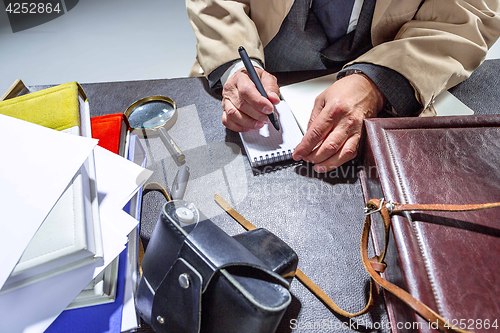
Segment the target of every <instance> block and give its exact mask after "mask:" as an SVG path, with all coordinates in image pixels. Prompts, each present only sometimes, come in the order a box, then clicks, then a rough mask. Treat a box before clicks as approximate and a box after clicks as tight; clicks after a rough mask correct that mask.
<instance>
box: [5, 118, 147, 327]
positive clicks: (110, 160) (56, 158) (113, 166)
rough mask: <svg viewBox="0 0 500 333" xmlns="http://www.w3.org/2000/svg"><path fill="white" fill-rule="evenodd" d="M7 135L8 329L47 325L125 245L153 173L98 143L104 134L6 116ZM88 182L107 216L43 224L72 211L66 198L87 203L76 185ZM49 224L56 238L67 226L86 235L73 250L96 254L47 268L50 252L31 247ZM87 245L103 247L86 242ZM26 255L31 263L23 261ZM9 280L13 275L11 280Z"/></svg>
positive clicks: (49, 231) (100, 213)
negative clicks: (135, 201)
mask: <svg viewBox="0 0 500 333" xmlns="http://www.w3.org/2000/svg"><path fill="white" fill-rule="evenodd" d="M86 125H87V126H88V124H86ZM0 140H2V142H3V143H4V144H3V153H4V157H5V158H6V159H5V161H8V162H9V163H0V205H1V206H2V208H3V209H2V212H3V214H2V217H1V218H0V235H2V236H1V237H3V241H2V242H0V262H1V264H2V269H1V270H0V288H1V291H0V313H2V320H1V321H0V332H31V331H33V332H42V331H44V330H45V329H46V328H47V327H48V326H49V325H50V324H51V322H52V321H53V320H54V319H55V318H56V317H57V316H58V315H59V314H60V313H61V312H62V311H63V310H64V309H65V308H66V307H67V306H68V304H70V303H71V302H72V300H73V299H74V298H75V297H76V296H77V295H78V294H79V293H80V291H81V290H82V289H84V288H85V287H86V286H87V285H88V284H89V282H90V281H91V280H92V279H93V278H94V277H96V276H97V275H98V274H100V273H101V272H102V271H103V270H104V269H105V268H106V266H107V265H108V264H109V263H110V262H112V261H113V260H114V259H115V258H116V257H117V256H118V255H119V254H120V253H121V252H122V250H123V249H124V248H125V244H126V243H127V241H128V238H127V237H128V235H129V234H130V232H131V231H132V230H133V229H134V228H135V227H136V226H137V223H138V221H137V220H135V219H134V218H132V217H131V216H130V215H128V214H127V213H125V212H124V211H123V206H124V205H125V204H126V203H127V202H128V200H129V199H130V198H131V197H132V196H133V195H134V193H135V192H136V191H137V189H138V188H139V187H140V186H141V185H142V184H143V183H144V182H145V181H146V179H147V178H148V177H149V176H150V172H149V171H148V170H145V169H143V168H141V167H140V166H138V165H136V164H134V163H132V162H129V161H128V160H126V159H124V158H122V157H120V156H118V155H115V154H113V153H111V152H108V151H106V150H104V149H102V148H100V147H97V146H96V144H97V141H96V140H93V139H90V138H86V137H81V136H76V135H70V134H67V133H63V132H58V131H54V130H51V129H47V128H44V127H41V126H38V125H34V124H31V123H28V122H24V121H21V120H18V119H14V118H11V117H7V116H2V115H0ZM93 159H95V178H94V179H92V177H91V179H92V181H91V182H90V183H88V182H87V183H86V182H85V181H82V178H85V177H82V176H81V174H82V173H81V171H82V170H84V171H85V170H87V171H88V170H89V168H90V169H91V170H92V169H93V168H94V165H93V163H92V165H91V166H89V165H88V162H89V161H93ZM85 163H87V166H86V167H85ZM82 168H83V169H82ZM79 173H80V176H79ZM84 174H85V172H84ZM75 182H76V184H77V185H76V186H74V187H73V190H72V191H69V192H68V188H69V185H70V184H75ZM87 184H88V185H89V186H91V187H93V188H94V190H95V191H96V193H97V195H96V198H95V199H96V200H95V205H96V207H98V208H97V212H96V213H97V220H99V221H100V223H98V224H94V227H95V228H96V230H94V231H92V232H90V230H74V229H73V228H69V230H60V229H59V227H56V225H57V224H53V225H52V226H50V225H49V226H48V227H47V226H44V225H43V222H44V220H46V218H47V216H49V215H50V214H53V216H54V217H56V218H55V220H56V222H58V221H57V220H58V219H57V216H58V214H61V213H64V211H61V210H60V209H59V210H58V209H54V207H55V205H56V203H57V202H58V201H59V202H61V201H66V202H72V203H73V204H75V205H76V206H75V209H76V210H78V209H82V210H85V209H86V208H85V205H84V204H83V203H78V202H77V201H78V200H74V198H75V195H74V192H75V191H78V189H81V186H87ZM79 186H80V187H79ZM86 193H89V192H86ZM63 194H64V195H63ZM86 199H89V198H86ZM97 199H98V200H97ZM89 200H90V201H92V200H93V199H92V198H90V199H89ZM61 209H62V208H61ZM63 210H64V209H63ZM51 212H52V213H51ZM54 214H55V215H54ZM82 216H83V215H82ZM59 222H60V221H59ZM97 229H98V230H97ZM42 231H44V233H45V234H46V235H53V236H54V237H55V238H57V236H58V233H59V232H61V233H62V232H67V233H73V234H75V235H80V236H81V239H79V240H78V241H76V242H74V243H72V244H70V246H69V248H71V251H70V252H71V253H79V254H80V255H81V254H82V253H87V256H88V257H89V258H93V260H83V261H79V260H76V261H75V260H72V262H79V263H80V264H78V265H76V266H75V265H69V266H67V267H66V269H64V267H65V266H64V265H65V262H64V260H68V258H65V259H64V256H62V257H61V256H60V257H58V258H63V259H60V261H59V262H58V264H57V265H56V266H57V270H52V269H49V270H45V269H41V271H40V267H39V266H37V265H36V264H37V262H40V261H43V258H35V257H36V256H34V255H32V253H35V252H36V251H35V250H36V248H31V250H30V251H34V252H32V253H30V252H27V250H26V249H27V248H28V247H29V244H30V242H32V241H33V237H34V236H35V235H36V234H39V233H40V232H42ZM96 235H98V236H99V237H96ZM97 238H98V239H97ZM75 244H76V245H75ZM84 244H94V245H95V246H94V247H92V246H90V247H88V246H87V247H86V246H85V245H84ZM51 245H52V249H53V250H55V251H56V252H57V251H59V252H61V251H62V250H61V247H60V245H61V244H59V245H58V246H56V244H55V243H54V244H51ZM75 246H76V248H75ZM47 249H49V250H47V251H46V255H47V256H48V257H50V256H54V255H55V254H54V252H53V251H50V246H49V247H47ZM62 252H64V251H62ZM62 252H61V253H58V255H60V254H62ZM84 257H85V255H84ZM21 258H23V259H24V261H23V262H22V263H23V264H24V266H23V264H21V265H20V266H19V267H18V266H17V265H18V263H19V261H20V259H21ZM73 259H75V258H73ZM80 259H81V258H80ZM58 260H59V259H58ZM61 260H62V261H61ZM47 262H52V263H54V261H50V260H49V261H47ZM56 262H57V260H56ZM37 267H38V268H37ZM49 267H51V266H49ZM51 268H53V267H51ZM15 272H17V274H16V273H15ZM34 272H35V273H41V275H39V276H42V278H38V279H30V278H28V279H27V278H26V276H24V275H23V273H29V274H32V273H34ZM11 279H13V280H11ZM8 280H11V281H13V282H11V281H10V282H11V284H10V285H6V281H8Z"/></svg>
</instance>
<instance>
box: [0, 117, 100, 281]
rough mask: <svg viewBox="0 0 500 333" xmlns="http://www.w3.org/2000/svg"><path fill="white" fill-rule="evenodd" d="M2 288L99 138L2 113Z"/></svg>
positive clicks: (0, 139)
mask: <svg viewBox="0 0 500 333" xmlns="http://www.w3.org/2000/svg"><path fill="white" fill-rule="evenodd" d="M0 142H2V163H0V208H1V210H2V217H1V218H0V235H1V237H2V240H1V241H0V264H1V265H2V269H1V270H0V287H1V286H3V284H4V283H5V281H6V280H7V278H8V277H9V275H10V273H11V272H12V269H14V267H15V265H16V264H17V262H18V260H19V258H20V257H21V255H22V254H23V251H24V249H25V248H26V246H27V245H28V243H29V242H30V240H31V238H32V237H33V235H34V234H35V232H36V231H37V230H38V228H39V227H40V225H41V223H42V222H43V220H44V219H45V217H46V216H47V214H48V213H49V212H50V210H51V209H52V207H53V206H54V204H55V203H56V201H57V199H58V198H59V197H60V196H61V194H62V193H63V191H64V189H65V188H66V187H67V186H68V184H69V182H70V181H71V179H72V178H73V176H74V175H75V174H76V172H77V170H78V169H79V168H80V166H81V165H82V164H83V162H84V161H85V159H86V158H87V156H88V155H89V154H90V152H91V151H92V149H93V148H94V147H95V146H96V144H97V140H94V139H89V138H85V137H79V136H75V135H70V134H66V133H63V132H59V131H55V130H52V129H48V128H45V127H42V126H39V125H35V124H32V123H29V122H26V121H23V120H19V119H16V118H12V117H8V116H4V115H0Z"/></svg>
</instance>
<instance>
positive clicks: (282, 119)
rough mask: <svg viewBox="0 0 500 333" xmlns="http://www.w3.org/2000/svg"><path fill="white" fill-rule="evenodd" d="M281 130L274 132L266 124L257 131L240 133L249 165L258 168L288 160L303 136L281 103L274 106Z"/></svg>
mask: <svg viewBox="0 0 500 333" xmlns="http://www.w3.org/2000/svg"><path fill="white" fill-rule="evenodd" d="M276 110H277V111H278V121H279V123H280V127H281V130H280V131H276V130H275V129H274V127H273V125H272V124H270V123H267V124H266V125H264V126H263V127H262V128H261V129H259V130H253V131H248V132H242V133H240V137H241V141H242V142H243V146H244V147H245V151H246V153H247V156H248V159H249V160H250V165H251V166H252V167H259V166H263V165H268V164H272V163H276V162H281V161H286V160H290V159H291V158H292V153H293V150H294V149H295V147H296V146H297V145H298V144H299V143H300V140H302V137H303V134H302V131H301V130H300V127H299V125H298V124H297V121H296V120H295V117H294V116H293V114H292V111H291V109H290V107H289V106H288V104H287V103H286V102H285V101H281V102H280V103H279V104H278V105H276Z"/></svg>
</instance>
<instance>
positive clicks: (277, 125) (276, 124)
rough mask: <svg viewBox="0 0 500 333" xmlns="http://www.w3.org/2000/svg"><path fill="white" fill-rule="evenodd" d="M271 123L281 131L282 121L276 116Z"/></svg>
mask: <svg viewBox="0 0 500 333" xmlns="http://www.w3.org/2000/svg"><path fill="white" fill-rule="evenodd" d="M271 124H273V127H274V128H275V129H276V130H277V131H279V130H280V123H278V121H277V120H276V118H274V119H272V121H271Z"/></svg>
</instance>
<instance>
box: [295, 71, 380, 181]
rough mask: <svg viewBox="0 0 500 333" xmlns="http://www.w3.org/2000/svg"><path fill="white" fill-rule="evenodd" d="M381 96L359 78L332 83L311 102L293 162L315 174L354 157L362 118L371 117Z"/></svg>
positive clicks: (367, 79) (348, 77)
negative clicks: (301, 162)
mask: <svg viewBox="0 0 500 333" xmlns="http://www.w3.org/2000/svg"><path fill="white" fill-rule="evenodd" d="M383 106H384V95H383V94H382V93H381V92H380V90H379V89H378V88H377V86H376V85H375V84H374V83H373V82H372V81H371V80H370V79H369V78H368V77H367V76H365V75H363V74H352V75H348V76H346V77H343V78H342V79H340V80H338V81H336V82H335V83H333V84H332V85H331V86H330V87H329V88H328V89H326V90H325V91H323V92H322V93H321V94H320V95H319V96H318V97H316V100H315V102H314V108H313V111H312V114H311V118H310V120H309V124H308V127H307V132H306V134H305V135H304V138H303V139H302V141H301V142H300V144H299V145H298V146H297V147H296V148H295V151H294V153H293V159H294V160H296V161H299V160H304V161H307V162H311V163H314V164H315V166H314V170H315V171H316V172H320V173H324V172H328V171H330V170H333V169H335V168H337V167H339V166H341V165H342V164H344V163H345V162H347V161H350V160H352V159H353V158H355V157H356V155H357V151H358V145H359V140H360V138H361V132H362V128H363V120H364V119H365V118H370V117H375V116H376V115H377V113H378V112H379V111H380V110H381V109H382V108H383Z"/></svg>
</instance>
